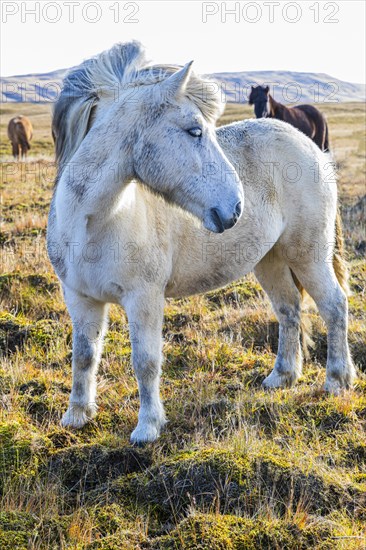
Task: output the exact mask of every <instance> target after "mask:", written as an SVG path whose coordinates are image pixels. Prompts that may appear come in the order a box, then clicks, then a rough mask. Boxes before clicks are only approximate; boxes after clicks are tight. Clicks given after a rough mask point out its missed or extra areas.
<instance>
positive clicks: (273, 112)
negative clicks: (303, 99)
mask: <svg viewBox="0 0 366 550" xmlns="http://www.w3.org/2000/svg"><path fill="white" fill-rule="evenodd" d="M249 105H254V112H255V116H256V117H257V118H277V119H278V120H284V121H285V122H288V123H289V124H291V125H292V126H295V128H298V129H299V130H301V132H303V133H304V134H305V135H306V136H308V137H309V138H310V139H312V140H313V141H314V143H316V144H317V146H318V147H319V148H320V149H321V150H322V151H328V150H329V139H328V125H327V121H326V120H325V116H324V115H323V114H322V113H321V112H320V111H318V109H316V108H315V107H313V106H312V105H296V106H295V107H286V106H285V105H282V103H278V102H277V101H275V100H274V99H273V97H272V96H271V94H270V93H269V87H268V86H252V87H251V91H250V95H249Z"/></svg>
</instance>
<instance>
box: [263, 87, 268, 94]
mask: <svg viewBox="0 0 366 550" xmlns="http://www.w3.org/2000/svg"><path fill="white" fill-rule="evenodd" d="M264 90H265V92H266V94H268V92H269V86H266V87H265V88H264Z"/></svg>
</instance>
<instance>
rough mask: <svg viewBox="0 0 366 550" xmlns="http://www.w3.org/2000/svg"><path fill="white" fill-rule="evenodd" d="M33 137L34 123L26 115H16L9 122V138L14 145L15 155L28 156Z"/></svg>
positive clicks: (16, 157) (16, 156) (15, 156)
mask: <svg viewBox="0 0 366 550" xmlns="http://www.w3.org/2000/svg"><path fill="white" fill-rule="evenodd" d="M32 137H33V127H32V123H31V121H30V120H29V118H27V117H26V116H22V115H19V116H16V117H14V118H12V119H11V120H10V122H9V124H8V138H9V139H10V141H11V144H12V147H13V157H14V158H15V159H16V160H18V159H19V158H22V159H24V158H26V156H27V153H28V151H29V149H30V148H31V147H30V144H29V142H30V140H31V139H32Z"/></svg>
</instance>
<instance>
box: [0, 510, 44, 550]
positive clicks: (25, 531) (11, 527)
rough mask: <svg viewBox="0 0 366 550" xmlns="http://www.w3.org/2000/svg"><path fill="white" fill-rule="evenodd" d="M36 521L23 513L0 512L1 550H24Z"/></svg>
mask: <svg viewBox="0 0 366 550" xmlns="http://www.w3.org/2000/svg"><path fill="white" fill-rule="evenodd" d="M35 524H36V520H35V519H34V518H33V517H32V516H31V515H30V514H27V513H24V512H0V548H1V550H26V549H27V548H28V543H29V538H30V535H31V534H32V531H33V529H34V526H35Z"/></svg>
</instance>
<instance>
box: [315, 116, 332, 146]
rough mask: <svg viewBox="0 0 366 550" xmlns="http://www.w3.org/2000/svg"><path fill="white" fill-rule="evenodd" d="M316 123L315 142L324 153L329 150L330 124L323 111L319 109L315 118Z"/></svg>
mask: <svg viewBox="0 0 366 550" xmlns="http://www.w3.org/2000/svg"><path fill="white" fill-rule="evenodd" d="M313 122H314V125H315V135H314V142H315V143H316V144H317V146H318V147H319V149H320V150H321V151H323V152H324V153H325V152H327V151H328V148H329V140H328V124H327V121H326V119H325V116H324V115H323V113H321V112H320V111H318V110H317V116H316V117H314V118H313Z"/></svg>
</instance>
